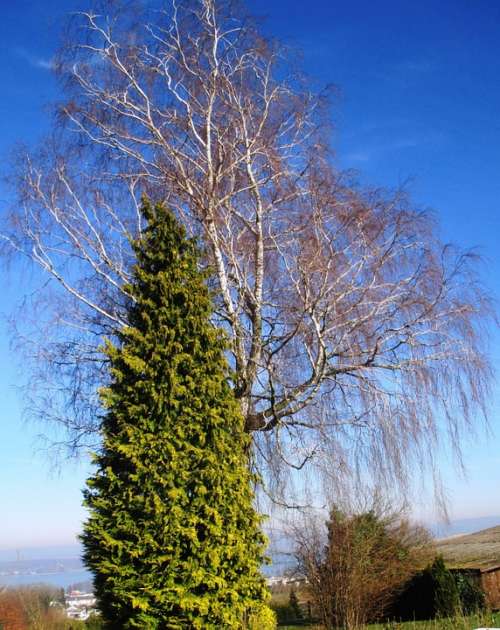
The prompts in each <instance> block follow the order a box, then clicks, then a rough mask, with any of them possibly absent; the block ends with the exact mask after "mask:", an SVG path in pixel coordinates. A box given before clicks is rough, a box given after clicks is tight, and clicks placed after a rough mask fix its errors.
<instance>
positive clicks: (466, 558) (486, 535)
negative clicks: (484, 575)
mask: <svg viewBox="0 0 500 630" xmlns="http://www.w3.org/2000/svg"><path fill="white" fill-rule="evenodd" d="M436 546H437V550H438V552H439V553H441V554H442V555H443V557H444V559H445V560H446V562H447V564H448V565H449V566H452V567H468V566H470V567H472V566H474V567H484V568H486V567H490V566H493V565H500V525H497V526H496V527H490V528H488V529H483V530H481V531H480V532H476V533H474V534H464V535H459V536H451V537H450V538H444V539H441V540H438V541H437V542H436Z"/></svg>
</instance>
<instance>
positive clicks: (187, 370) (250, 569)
mask: <svg viewBox="0 0 500 630" xmlns="http://www.w3.org/2000/svg"><path fill="white" fill-rule="evenodd" d="M143 214H144V217H145V219H146V221H147V227H146V229H145V231H144V233H143V236H142V237H141V238H140V239H139V240H137V241H136V243H135V244H134V249H135V254H136V257H137V263H136V266H135V268H134V273H133V279H132V281H131V283H130V285H129V286H128V287H127V292H128V293H129V295H130V298H131V301H130V304H131V306H130V313H129V315H130V318H129V322H130V325H129V326H128V327H127V328H125V329H123V330H122V331H120V332H119V334H118V340H119V343H117V344H116V345H113V344H111V343H109V342H108V344H107V346H106V354H107V356H108V359H109V366H110V384H109V386H108V387H106V388H105V389H103V391H102V401H103V405H104V407H105V409H106V411H105V416H104V418H103V425H102V436H103V445H102V449H101V451H100V452H99V453H98V454H97V455H96V457H95V464H96V472H95V474H94V475H93V476H92V477H91V478H90V479H89V480H88V485H87V489H86V491H85V501H86V505H87V507H88V508H89V511H90V515H89V518H88V520H87V522H86V524H85V527H84V533H83V535H82V541H83V544H84V559H85V561H86V564H87V565H88V567H89V568H90V569H91V571H92V572H93V573H94V582H95V589H96V594H97V597H98V601H99V605H100V609H101V612H102V615H103V620H104V621H105V624H106V627H108V628H113V629H114V628H120V629H128V628H141V629H142V630H145V629H160V628H161V629H176V628H183V629H184V628H186V629H187V628H204V629H210V628H214V629H215V628H217V629H220V628H241V627H244V620H245V618H247V617H248V616H249V615H250V614H251V612H252V611H253V610H256V609H258V608H259V606H261V603H262V601H263V599H264V597H265V595H264V594H265V585H264V581H263V578H262V576H261V574H260V564H261V562H262V558H263V550H264V543H265V540H264V537H263V535H262V534H261V533H260V529H259V525H260V519H259V517H258V515H257V514H256V512H255V510H254V508H253V490H252V481H253V480H252V477H251V474H250V472H249V468H248V455H247V453H248V437H247V435H246V434H245V432H244V428H243V418H242V415H241V412H240V410H239V407H238V403H237V402H236V400H235V399H234V396H233V394H232V390H231V387H230V384H229V383H228V366H227V363H226V359H225V356H224V350H225V340H224V336H223V334H222V333H221V331H220V330H218V329H217V328H216V327H215V326H214V325H213V324H212V323H211V322H210V317H211V315H212V304H211V299H210V295H209V292H208V289H207V287H206V286H205V277H204V275H203V274H202V273H200V271H199V269H198V250H197V247H196V244H195V243H194V241H193V240H190V239H187V238H186V236H185V233H184V230H183V228H182V227H181V226H180V225H179V224H178V222H177V221H176V219H175V217H174V215H173V214H172V213H171V212H170V211H169V210H167V209H166V208H165V207H164V206H163V205H162V204H158V205H155V206H153V205H152V204H150V203H149V202H147V201H144V204H143Z"/></svg>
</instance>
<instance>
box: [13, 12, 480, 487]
mask: <svg viewBox="0 0 500 630" xmlns="http://www.w3.org/2000/svg"><path fill="white" fill-rule="evenodd" d="M161 4H162V6H161V7H160V8H158V10H154V11H153V10H152V9H151V10H149V11H148V10H147V9H146V8H143V7H141V6H139V5H133V6H131V5H130V3H124V5H123V6H120V3H118V2H114V1H111V0H109V1H108V2H104V3H103V6H101V7H100V9H99V10H98V9H96V10H95V11H92V10H89V11H88V12H84V13H80V14H78V15H76V16H75V17H74V18H73V23H72V29H71V30H70V33H71V35H70V41H69V44H68V45H67V46H66V47H65V48H64V49H63V51H62V53H61V56H60V59H59V70H58V72H59V74H60V78H61V81H62V84H63V86H64V89H65V94H66V100H65V102H64V103H63V104H62V105H61V106H60V107H59V109H58V114H57V117H56V121H55V127H54V133H53V136H52V137H51V138H48V139H47V141H46V143H45V144H44V146H43V147H42V148H40V149H39V150H38V151H26V152H24V153H23V154H22V155H20V156H19V161H18V165H17V169H16V176H15V178H14V179H15V186H16V190H17V193H18V203H17V204H16V206H15V208H14V210H13V212H12V214H11V216H10V222H9V225H8V226H7V227H6V228H5V230H4V241H5V244H6V247H7V249H9V250H10V251H11V252H14V253H16V252H17V253H19V254H21V255H25V256H26V257H27V258H28V259H30V260H32V261H34V262H35V263H36V265H38V266H39V267H40V268H41V269H42V270H43V272H44V273H45V276H46V277H47V278H50V279H51V280H52V281H51V282H49V283H47V284H44V285H43V287H42V288H41V290H40V291H39V292H38V293H37V294H36V295H35V296H34V297H33V298H31V300H30V304H29V306H31V307H33V308H30V309H28V308H27V309H25V312H26V313H31V314H32V320H31V324H29V323H26V322H25V323H24V324H23V326H22V327H21V328H20V330H19V334H18V339H20V340H21V341H24V348H25V350H28V355H29V357H31V358H32V359H33V361H32V363H31V365H32V368H33V372H32V374H33V383H34V385H35V388H34V390H33V391H34V393H35V396H34V398H33V411H34V413H35V414H37V413H38V415H40V416H42V417H44V418H52V419H53V420H56V421H59V422H62V423H63V425H64V426H65V427H67V428H68V429H69V430H70V436H71V440H72V444H73V446H75V447H77V446H78V445H80V444H85V443H87V442H88V441H89V440H92V439H93V437H95V435H96V433H95V432H96V428H97V427H98V418H99V413H98V403H97V399H96V395H95V392H96V387H97V385H98V384H99V383H101V382H102V380H103V378H104V376H103V357H102V355H101V353H100V350H99V348H100V344H101V343H102V339H103V337H104V336H112V335H113V333H114V331H116V330H117V329H118V328H120V327H122V326H124V325H126V324H127V321H126V316H125V313H126V309H125V302H126V300H127V296H126V294H125V293H124V291H123V285H124V283H126V282H127V280H128V278H129V274H130V268H131V265H132V264H133V260H132V254H131V250H130V239H131V238H133V237H134V236H136V235H137V233H138V232H140V230H141V220H140V215H139V212H138V205H139V203H140V197H141V195H142V194H148V195H150V196H151V197H153V198H161V199H165V200H166V201H167V203H168V204H170V206H171V207H172V208H173V209H175V211H176V213H177V214H178V216H179V217H180V218H181V219H182V220H183V221H184V223H185V225H186V226H187V228H188V230H189V231H190V233H192V234H193V235H196V236H197V237H199V239H200V241H201V243H202V244H203V247H204V250H205V254H206V264H208V265H210V266H211V267H212V269H213V286H214V290H215V294H216V300H217V317H218V321H219V322H221V323H222V324H223V325H224V327H225V328H226V330H227V331H228V334H229V337H230V342H231V363H232V366H233V367H234V370H235V375H236V376H235V392H236V395H237V396H238V398H239V400H240V401H241V405H242V409H243V411H244V414H245V417H246V423H247V428H248V430H249V431H252V432H253V434H254V437H255V440H254V443H255V452H256V456H257V459H258V461H259V462H260V466H261V467H262V469H263V470H264V471H265V472H266V471H267V473H269V472H275V473H277V476H276V477H275V478H276V479H278V481H279V475H280V471H281V474H282V475H283V474H284V476H286V475H287V473H286V472H285V473H283V472H282V471H287V470H295V471H305V470H306V469H307V468H308V467H310V466H309V465H313V466H314V465H317V466H320V467H323V468H330V470H331V471H333V473H334V475H335V476H337V477H339V476H341V474H342V473H343V472H346V473H353V474H357V473H359V474H364V472H363V471H366V470H367V468H369V470H370V472H371V473H372V474H373V475H374V476H375V477H378V478H379V479H386V480H393V479H395V478H397V479H398V480H400V481H404V479H405V474H406V472H407V471H408V467H409V466H411V465H412V462H413V463H415V462H421V461H424V460H425V461H427V462H429V458H431V457H432V453H433V451H434V447H435V445H436V443H437V441H438V437H439V435H440V429H441V428H442V429H443V430H445V431H447V432H448V436H449V437H451V440H452V442H453V443H455V444H457V443H458V441H459V437H460V435H461V433H462V431H463V429H464V427H466V426H467V425H469V424H470V423H472V422H473V421H474V420H475V417H476V415H477V413H478V412H483V411H484V405H485V400H486V396H487V391H488V384H489V382H490V377H491V370H490V365H489V362H488V358H487V356H486V355H485V353H484V351H483V348H482V343H481V342H482V339H483V336H484V325H485V324H486V323H487V319H488V317H489V314H490V307H489V301H488V299H487V296H486V295H485V294H484V292H483V291H482V289H481V286H480V284H479V282H478V280H477V278H476V276H475V273H474V264H473V259H472V257H471V256H469V255H464V254H463V253H461V252H457V251H455V250H454V249H452V248H450V247H444V246H443V245H442V244H441V243H440V241H439V239H438V238H437V235H436V230H435V226H434V225H433V222H432V220H431V218H430V217H429V216H428V215H427V214H425V213H422V212H419V211H416V210H415V209H413V208H412V207H411V205H410V204H409V202H408V200H407V199H406V197H405V196H404V195H402V194H395V195H387V194H381V193H379V192H377V191H373V190H362V189H360V188H359V187H357V186H356V185H355V184H354V183H353V182H352V181H351V180H350V178H349V177H348V176H347V175H345V174H342V173H340V172H338V170H337V169H336V168H335V167H334V166H333V160H332V157H331V154H330V148H329V141H330V129H329V126H328V115H329V114H328V103H327V99H326V97H325V96H323V95H320V96H318V95H316V94H315V93H313V92H312V91H311V90H310V89H309V88H308V85H307V82H306V81H305V80H304V79H303V78H302V77H300V76H298V75H296V74H292V75H291V76H290V75H287V71H288V70H289V68H290V64H289V62H288V58H287V52H286V50H285V51H283V49H281V48H280V47H279V46H277V45H276V44H274V43H273V42H270V41H267V40H266V39H264V38H263V37H262V36H261V35H260V34H259V32H258V29H257V28H256V26H255V24H254V23H253V22H252V20H251V19H250V18H248V17H246V15H245V12H244V10H243V8H242V7H240V6H239V5H238V4H237V3H235V2H231V1H227V0H174V1H173V2H167V1H166V0H165V2H162V3H161ZM283 463H285V464H288V466H285V467H284V466H283Z"/></svg>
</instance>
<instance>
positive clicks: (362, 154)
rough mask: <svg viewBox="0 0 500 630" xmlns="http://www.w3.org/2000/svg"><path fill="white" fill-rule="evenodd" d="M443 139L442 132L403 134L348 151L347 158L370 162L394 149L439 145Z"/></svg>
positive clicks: (348, 159) (349, 160)
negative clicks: (387, 140)
mask: <svg viewBox="0 0 500 630" xmlns="http://www.w3.org/2000/svg"><path fill="white" fill-rule="evenodd" d="M443 140H444V136H443V134H442V133H427V134H423V135H422V136H421V137H418V138H417V137H416V136H401V137H399V138H394V139H393V140H391V141H389V142H371V143H370V144H368V145H367V146H365V147H361V148H359V149H355V150H354V151H348V152H347V153H346V155H345V159H346V160H347V161H348V162H369V161H370V160H373V159H375V158H377V157H380V156H381V155H383V154H386V153H390V152H392V151H401V150H404V149H415V148H417V147H419V146H422V145H438V144H440V143H442V142H443Z"/></svg>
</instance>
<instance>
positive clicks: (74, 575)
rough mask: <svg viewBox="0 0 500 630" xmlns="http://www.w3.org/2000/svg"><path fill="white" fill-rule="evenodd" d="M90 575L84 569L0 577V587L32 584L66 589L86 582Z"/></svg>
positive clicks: (90, 577)
mask: <svg viewBox="0 0 500 630" xmlns="http://www.w3.org/2000/svg"><path fill="white" fill-rule="evenodd" d="M91 579H92V574H91V573H90V572H89V571H87V570H86V569H79V570H76V571H61V572H60V573H36V574H21V575H12V574H11V575H0V586H29V585H32V584H47V585H50V586H56V587H58V588H67V587H68V586H70V585H72V584H77V583H78V582H87V581H89V580H91Z"/></svg>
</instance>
